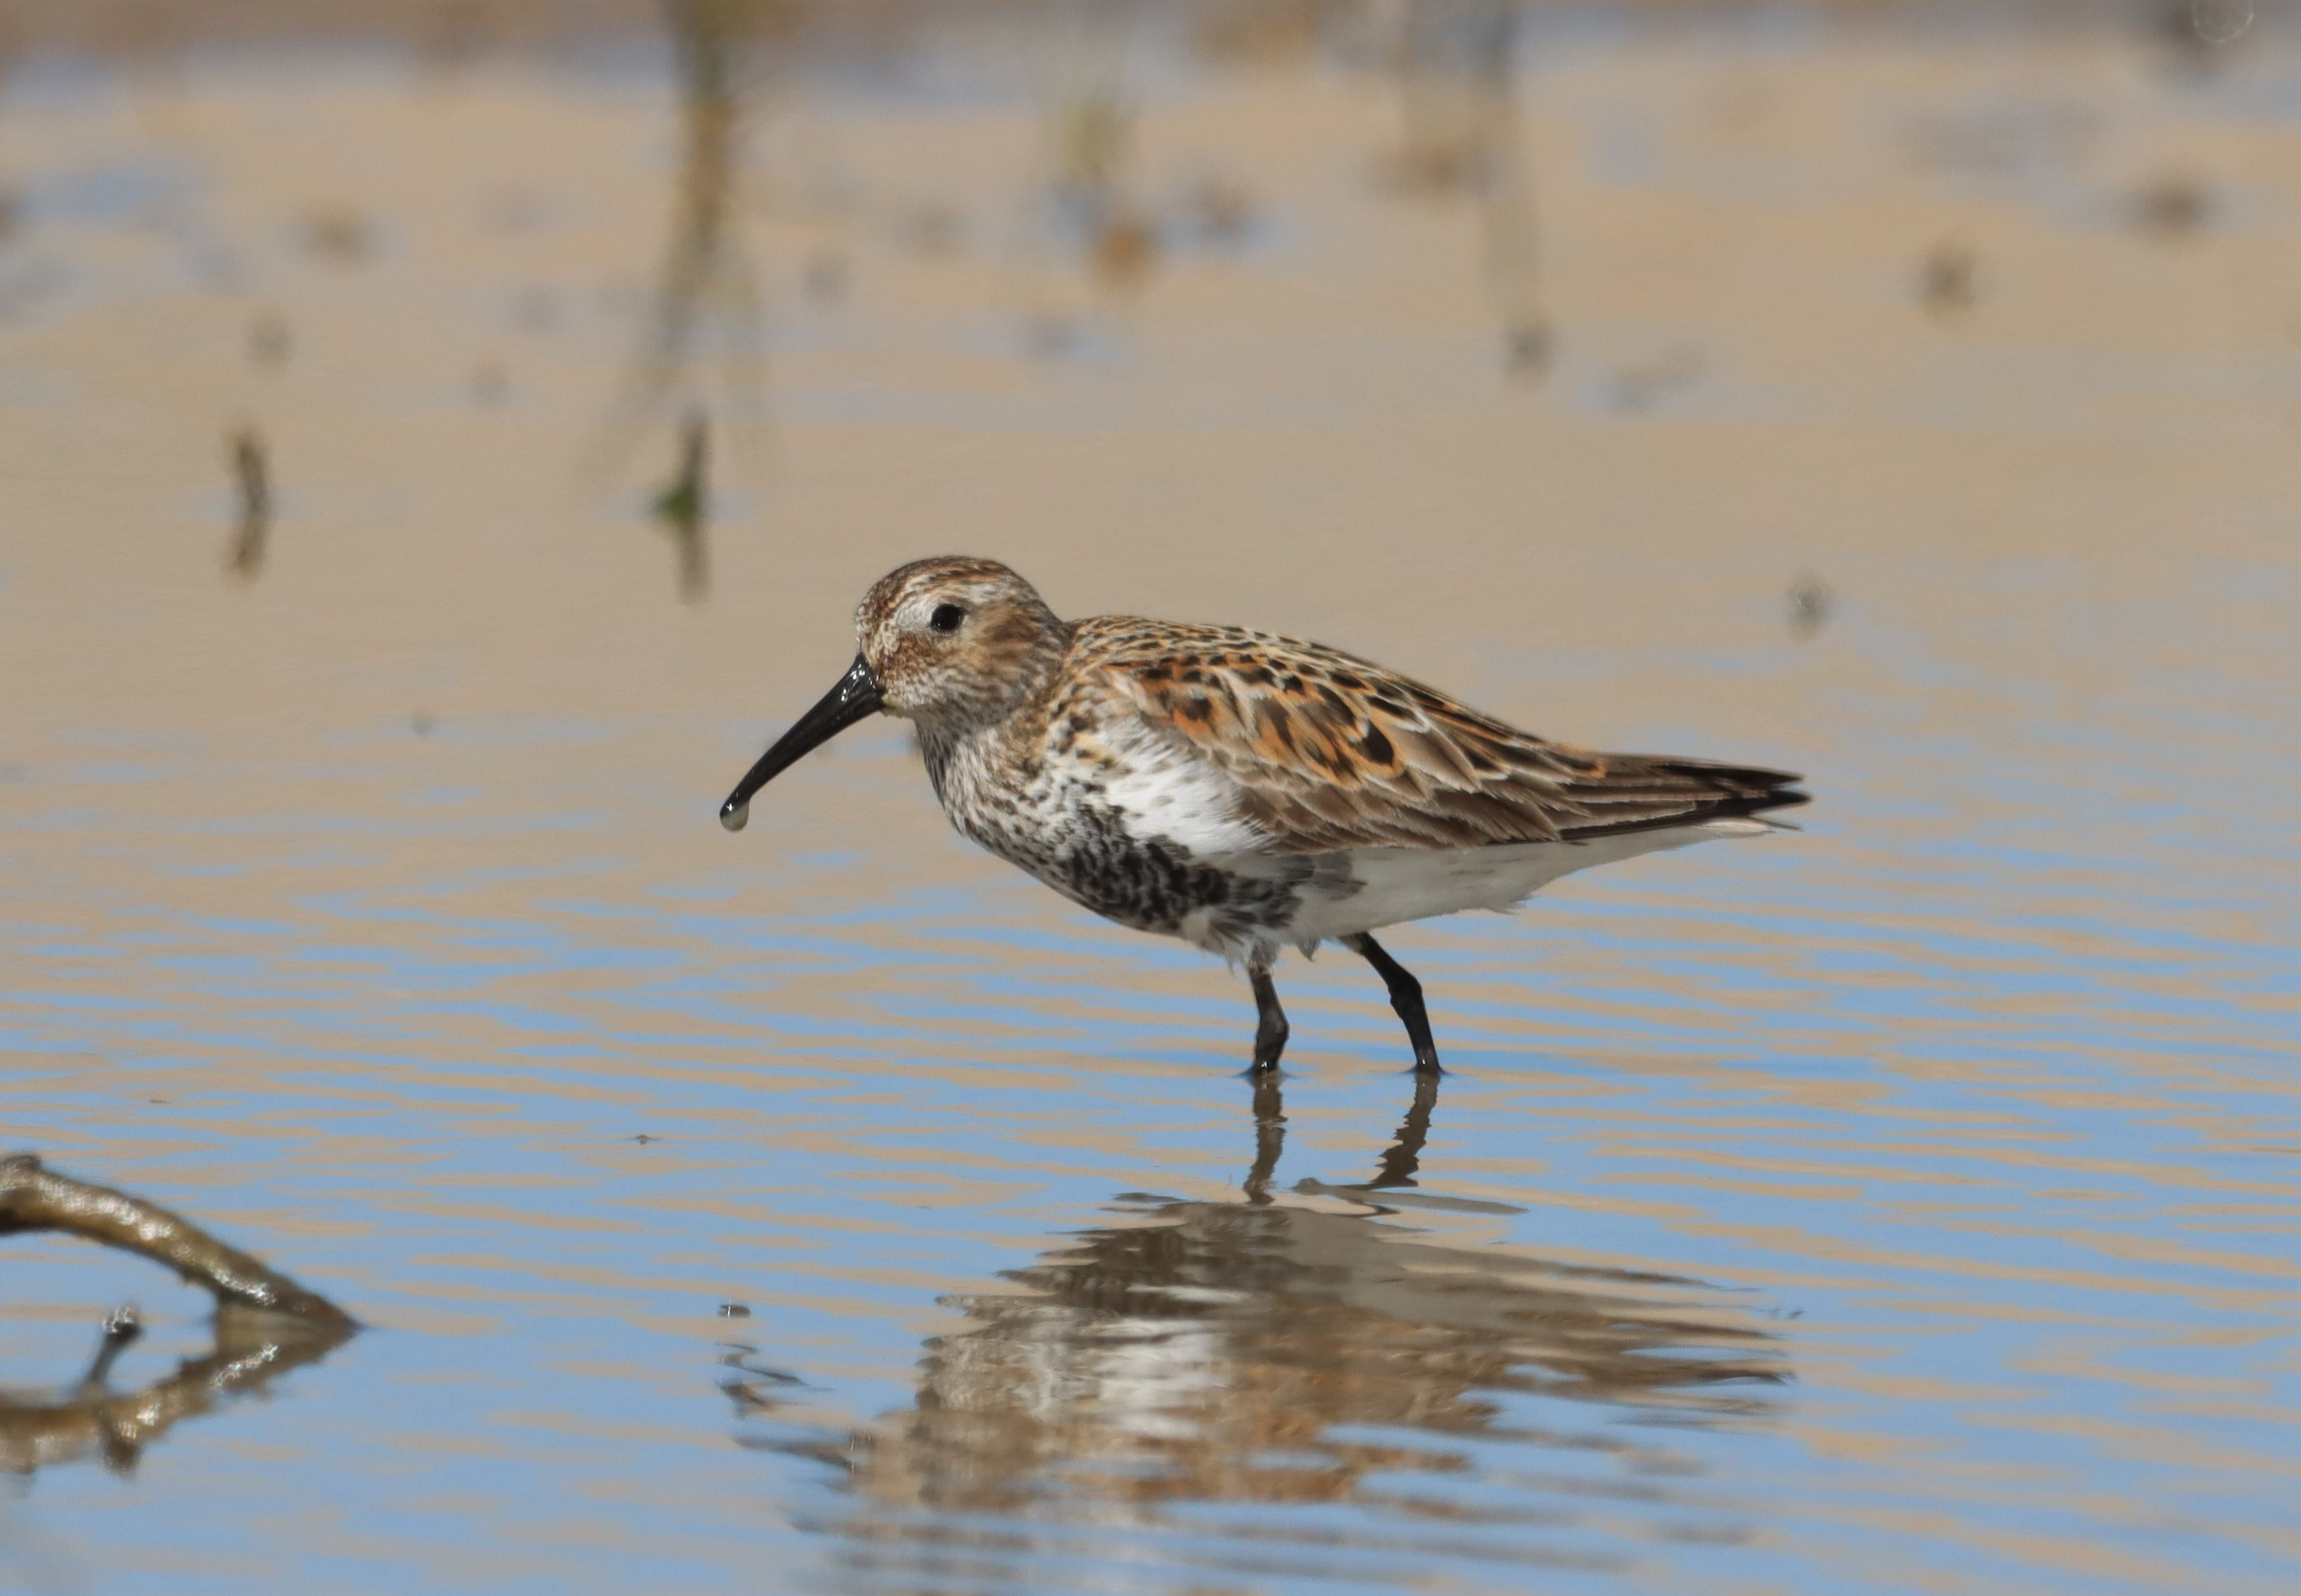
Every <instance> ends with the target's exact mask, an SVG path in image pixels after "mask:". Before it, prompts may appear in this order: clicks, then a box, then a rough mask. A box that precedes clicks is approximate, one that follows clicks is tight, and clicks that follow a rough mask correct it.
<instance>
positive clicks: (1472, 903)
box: [1182, 820, 1775, 959]
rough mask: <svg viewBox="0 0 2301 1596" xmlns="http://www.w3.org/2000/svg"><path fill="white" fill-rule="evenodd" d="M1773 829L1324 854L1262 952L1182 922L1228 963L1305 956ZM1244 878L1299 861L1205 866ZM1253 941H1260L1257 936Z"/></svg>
mask: <svg viewBox="0 0 2301 1596" xmlns="http://www.w3.org/2000/svg"><path fill="white" fill-rule="evenodd" d="M1774 829H1775V828H1774V827H1772V826H1770V825H1768V824H1766V823H1764V822H1763V821H1758V820H1712V821H1707V822H1703V823H1701V824H1697V825H1687V826H1671V827H1668V828H1666V829H1662V830H1658V831H1627V832H1624V833H1622V834H1621V835H1619V836H1614V837H1596V838H1593V839H1591V840H1588V841H1586V842H1513V843H1502V844H1497V845H1494V846H1490V847H1486V848H1440V849H1432V848H1353V849H1351V850H1350V851H1348V852H1345V853H1336V854H1329V855H1324V856H1318V857H1317V858H1315V859H1313V860H1311V861H1309V863H1310V864H1311V865H1312V867H1313V868H1312V873H1311V875H1310V877H1309V879H1308V880H1307V881H1303V882H1299V883H1297V885H1296V892H1297V894H1298V896H1299V897H1300V898H1301V907H1300V908H1299V909H1297V910H1296V912H1295V915H1294V917H1293V919H1292V920H1290V921H1289V922H1288V923H1286V924H1285V925H1284V927H1274V928H1272V929H1271V931H1270V932H1268V933H1267V934H1268V946H1266V947H1242V946H1239V945H1238V944H1237V942H1236V941H1235V940H1234V939H1233V938H1229V937H1226V936H1224V935H1223V934H1222V933H1221V932H1217V930H1216V929H1215V927H1214V925H1213V924H1212V923H1211V921H1212V916H1211V915H1209V914H1203V913H1202V914H1199V915H1192V916H1191V917H1190V918H1189V919H1188V920H1186V921H1185V922H1184V925H1183V928H1182V931H1183V936H1184V940H1188V941H1192V942H1195V943H1197V944H1198V945H1199V946H1201V947H1202V948H1207V949H1208V950H1209V951H1210V952H1214V953H1219V954H1221V955H1223V956H1224V957H1227V958H1234V959H1236V958H1246V957H1261V958H1266V959H1267V958H1268V957H1269V956H1270V954H1272V953H1274V952H1276V950H1277V948H1281V947H1284V946H1286V945H1287V944H1289V943H1292V944H1293V945H1295V946H1297V947H1300V948H1304V949H1305V950H1308V949H1309V948H1313V947H1315V946H1317V945H1318V943H1319V942H1321V941H1326V940H1333V939H1335V938H1338V937H1349V936H1356V935H1358V934H1359V933H1360V932H1369V931H1379V930H1381V929H1382V928H1383V927H1384V926H1385V925H1400V924H1403V923H1405V922H1407V921H1409V920H1427V919H1429V918H1431V917H1432V916H1434V915H1453V914H1460V912H1461V911H1463V910H1464V909H1510V908H1515V907H1517V906H1518V905H1519V904H1521V903H1523V902H1525V901H1526V900H1527V898H1530V897H1532V896H1533V895H1534V894H1535V892H1538V891H1540V890H1542V889H1543V888H1544V887H1546V886H1548V885H1549V884H1550V883H1551V882H1554V881H1556V880H1557V879H1558V878H1559V877H1560V876H1561V875H1569V874H1571V873H1573V872H1575V871H1577V870H1587V869H1589V868H1590V867H1592V866H1593V865H1612V864H1617V863H1619V861H1621V860H1623V859H1634V858H1636V857H1637V856H1639V855H1640V854H1651V853H1660V852H1661V851H1663V850H1664V849H1666V848H1686V847H1688V846H1690V845H1692V844H1694V843H1696V842H1708V841H1711V840H1713V839H1716V838H1719V837H1758V836H1763V835H1764V834H1765V833H1766V832H1768V831H1772V830H1774ZM1304 862H1305V861H1303V860H1302V859H1301V858H1299V857H1297V858H1293V859H1286V858H1282V857H1276V856H1270V855H1256V854H1234V855H1231V856H1227V857H1221V858H1217V859H1211V860H1209V863H1212V864H1216V865H1220V866H1221V867H1222V868H1224V869H1226V870H1230V871H1234V872H1235V873H1238V874H1241V875H1246V876H1272V875H1277V874H1280V873H1284V872H1288V871H1291V870H1300V869H1301V866H1302V865H1303V864H1304ZM1258 940H1259V939H1258Z"/></svg>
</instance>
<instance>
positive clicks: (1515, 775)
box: [1078, 617, 1806, 854]
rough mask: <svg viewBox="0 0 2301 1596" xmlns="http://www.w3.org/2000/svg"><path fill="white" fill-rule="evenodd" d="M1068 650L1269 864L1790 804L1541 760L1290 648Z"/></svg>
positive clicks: (1618, 767)
mask: <svg viewBox="0 0 2301 1596" xmlns="http://www.w3.org/2000/svg"><path fill="white" fill-rule="evenodd" d="M1078 646H1079V647H1080V648H1083V649H1084V650H1085V651H1086V652H1087V653H1088V654H1089V655H1090V656H1099V657H1098V658H1097V660H1096V663H1098V664H1100V667H1101V668H1100V671H1098V672H1096V673H1094V675H1095V677H1096V679H1097V680H1098V681H1099V682H1100V685H1101V687H1102V689H1103V690H1104V691H1105V692H1107V693H1109V695H1111V696H1112V697H1113V698H1117V700H1118V701H1119V704H1120V705H1121V706H1125V707H1131V708H1133V709H1134V710H1135V711H1136V712H1137V713H1138V714H1140V715H1141V716H1142V722H1143V723H1144V724H1145V725H1146V726H1147V727H1148V728H1150V729H1151V731H1153V732H1154V733H1155V734H1157V735H1159V736H1162V737H1164V738H1166V739H1168V740H1171V741H1173V742H1174V743H1176V745H1179V746H1180V747H1182V748H1188V749H1189V750H1191V751H1192V752H1193V753H1195V754H1196V755H1198V756H1201V757H1202V758H1204V759H1205V760H1206V761H1207V762H1208V763H1209V764H1210V765H1213V766H1215V767H1216V768H1217V769H1218V770H1220V771H1221V772H1222V773H1225V774H1226V775H1227V776H1228V777H1230V778H1231V780H1232V781H1234V782H1235V783H1236V785H1237V789H1238V795H1239V796H1238V804H1239V809H1240V818H1241V819H1243V820H1245V821H1247V822H1248V823H1251V824H1252V825H1253V826H1254V827H1256V828H1257V829H1258V830H1259V831H1261V832H1262V833H1263V834H1264V835H1266V836H1268V838H1269V839H1270V844H1269V846H1270V847H1271V848H1273V849H1274V850H1275V851H1277V852H1281V853H1289V854H1311V853H1326V852H1330V851H1333V850H1335V849H1338V848H1476V847H1481V846H1484V845H1486V844H1490V843H1506V842H1545V841H1557V840H1582V839H1587V838H1593V837H1604V836H1611V835H1616V834H1619V833H1621V832H1625V831H1649V830H1654V829H1659V828H1662V827H1672V826H1680V825H1696V824H1700V823H1703V822H1706V821H1711V820H1719V819H1726V818H1730V817H1732V816H1736V815H1755V814H1758V813H1760V812H1761V811H1763V810H1768V809H1778V808H1784V807H1787V806H1791V805H1795V804H1802V803H1804V802H1805V801H1806V795H1805V794H1804V793H1803V792H1798V791H1795V790H1792V784H1793V783H1795V781H1798V780H1799V778H1798V777H1796V776H1794V775H1790V774H1788V773H1785V772H1782V771H1772V770H1760V769H1755V768H1752V767H1748V766H1744V765H1717V764H1711V763H1710V762H1708V761H1706V760H1700V759H1675V758H1669V757H1665V756H1653V755H1646V754H1600V753H1593V752H1590V751H1589V750H1587V749H1583V748H1570V747H1568V746H1567V745H1565V744H1562V743H1554V742H1550V741H1547V740H1544V739H1543V738H1539V737H1535V736H1533V735H1531V734H1529V733H1527V732H1524V731H1518V730H1516V729H1515V728H1513V727H1510V726H1506V725H1504V724H1503V723H1502V722H1500V721H1497V720H1494V719H1493V718H1491V717H1490V716H1487V715H1483V714H1479V713H1478V712H1477V711H1476V710H1474V709H1469V708H1468V707H1466V706H1463V705H1460V704H1459V703H1457V702H1455V701H1454V700H1453V699H1452V698H1448V697H1447V696H1446V695H1445V694H1443V693H1441V692H1439V691H1437V690H1436V689H1433V688H1428V687H1425V686H1423V685H1422V684H1421V683H1420V682H1418V681H1409V680H1408V679H1407V678H1405V677H1403V676H1400V675H1397V674H1395V673H1393V672H1389V671H1385V670H1384V669H1383V668H1381V667H1380V666H1378V665H1373V664H1368V663H1367V662H1365V661H1363V660H1360V659H1354V658H1352V657H1351V656H1349V655H1346V654H1343V653H1341V652H1339V651H1338V650H1335V649H1332V648H1324V647H1321V646H1320V645H1318V644H1315V643H1303V642H1298V641H1296V640H1294V639H1290V638H1280V637H1273V636H1270V635H1269V634H1268V633H1263V632H1254V631H1244V630H1243V629H1240V628H1236V627H1214V626H1209V627H1174V626H1160V627H1156V628H1153V627H1150V626H1148V625H1145V624H1144V623H1130V622H1127V621H1125V620H1124V619H1121V618H1116V617H1106V618H1104V619H1102V620H1100V621H1090V622H1086V623H1082V626H1081V629H1080V636H1079V639H1078Z"/></svg>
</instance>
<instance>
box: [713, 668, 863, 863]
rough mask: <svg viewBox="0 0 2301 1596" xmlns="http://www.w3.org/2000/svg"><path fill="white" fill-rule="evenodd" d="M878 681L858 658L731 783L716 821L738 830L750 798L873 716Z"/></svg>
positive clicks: (747, 816)
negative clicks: (819, 699)
mask: <svg viewBox="0 0 2301 1596" xmlns="http://www.w3.org/2000/svg"><path fill="white" fill-rule="evenodd" d="M880 701H881V698H880V692H879V679H878V678H877V677H876V676H874V675H873V674H872V673H871V667H870V666H869V665H867V664H865V663H864V661H863V656H861V655H859V654H858V655H857V656H855V663H854V664H851V665H849V666H848V667H847V674H846V675H844V676H841V678H840V679H839V685H838V686H837V687H834V688H833V689H831V690H830V691H829V692H827V693H825V694H824V695H823V701H822V702H821V703H819V704H817V705H816V706H815V707H814V708H813V709H810V710H808V711H807V713H806V714H803V715H801V716H799V723H798V724H797V725H795V726H793V727H792V728H791V730H790V731H786V732H784V733H783V734H782V737H781V738H779V739H777V740H776V741H775V746H774V748H769V749H768V750H767V751H766V753H764V754H762V755H760V756H759V762H758V763H757V765H753V766H752V767H751V768H750V770H749V771H748V772H747V773H745V774H744V777H743V779H742V780H741V781H738V782H736V783H735V790H734V791H732V792H731V793H729V794H728V795H727V801H726V802H725V803H724V804H722V805H720V806H719V823H720V824H721V825H723V826H725V827H726V828H727V829H728V830H729V831H741V830H742V829H743V825H744V823H745V822H747V821H749V819H750V818H751V795H752V794H753V793H755V792H757V791H758V790H759V789H760V788H762V787H765V786H766V784H767V783H768V782H770V781H774V779H775V778H776V777H777V776H780V775H782V773H783V772H785V771H787V770H789V769H790V768H791V766H792V765H797V764H798V763H799V761H800V760H801V759H803V758H805V757H806V756H807V755H809V754H811V753H813V752H814V751H815V750H816V749H817V748H821V747H822V746H823V745H824V743H827V742H829V741H830V740H832V739H833V738H834V737H836V736H838V735H839V734H840V733H841V731H846V730H847V728H848V727H849V726H851V725H853V724H854V723H856V722H858V721H859V720H861V719H862V718H863V717H864V716H865V715H866V714H876V713H877V712H878V709H879V705H880Z"/></svg>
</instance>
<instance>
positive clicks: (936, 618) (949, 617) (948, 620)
mask: <svg viewBox="0 0 2301 1596" xmlns="http://www.w3.org/2000/svg"><path fill="white" fill-rule="evenodd" d="M965 620H966V611H965V610H963V609H961V608H959V607H958V606H957V605H955V604H939V605H937V606H934V614H932V615H929V616H928V617H927V624H928V625H929V626H931V627H933V629H934V630H935V631H944V632H950V631H958V628H959V623H961V622H963V621H965Z"/></svg>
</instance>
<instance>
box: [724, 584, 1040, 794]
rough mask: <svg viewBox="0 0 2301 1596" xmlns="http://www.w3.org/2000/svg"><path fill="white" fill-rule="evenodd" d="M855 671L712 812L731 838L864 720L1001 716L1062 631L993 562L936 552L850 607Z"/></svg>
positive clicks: (962, 724)
mask: <svg viewBox="0 0 2301 1596" xmlns="http://www.w3.org/2000/svg"><path fill="white" fill-rule="evenodd" d="M855 639H856V644H857V653H856V656H855V663H854V664H852V665H850V666H849V667H848V670H847V674H846V675H844V676H842V677H841V678H840V680H839V683H838V685H837V686H835V687H833V689H831V691H830V692H829V693H827V694H825V695H824V698H823V700H822V701H821V702H820V703H818V704H817V705H816V706H815V707H814V708H813V709H810V710H808V711H807V714H804V715H802V716H800V717H799V722H798V723H797V724H795V725H794V726H792V727H791V730H790V731H787V732H785V733H784V734H783V736H782V739H781V740H779V741H778V742H776V744H775V745H774V747H773V748H769V749H768V750H767V751H766V754H765V755H763V756H761V757H760V759H759V762H758V763H757V765H753V766H752V767H751V770H750V773H749V774H748V775H746V776H745V777H744V778H743V779H742V781H741V782H739V783H738V784H737V785H736V788H735V790H734V791H733V792H732V794H730V795H729V797H728V798H727V801H726V802H725V803H724V804H723V805H722V806H720V809H719V819H720V822H721V823H722V824H724V825H725V826H726V827H727V828H728V829H729V830H730V831H740V830H741V828H742V825H743V822H744V819H745V818H746V817H747V815H748V814H749V806H750V801H751V796H752V794H754V793H756V792H757V791H758V790H759V789H760V788H762V787H764V786H766V784H767V783H768V782H769V781H773V780H774V778H775V777H776V776H778V775H780V774H781V773H782V772H783V771H785V770H787V769H788V768H790V767H791V765H793V764H795V763H797V762H798V760H799V758H800V757H801V756H804V755H806V754H807V753H808V752H810V751H811V750H813V749H814V748H818V747H820V746H821V745H822V744H824V743H825V742H827V741H829V740H831V739H832V738H833V737H835V736H837V735H838V734H839V733H840V732H841V731H844V730H845V729H846V728H848V727H849V726H851V725H853V724H854V723H856V722H858V721H859V720H861V719H863V718H864V717H865V716H866V715H868V714H873V713H874V712H878V713H883V714H892V715H900V716H901V717H902V718H904V719H905V720H908V721H914V722H916V723H918V726H919V730H920V731H921V733H922V734H923V735H925V736H927V737H931V738H932V737H949V736H953V735H956V734H958V733H960V732H964V731H967V730H968V729H970V728H972V727H975V726H978V725H986V724H990V723H994V722H997V721H999V720H1000V719H1003V718H1004V717H1005V716H1007V715H1008V714H1011V713H1012V712H1013V711H1014V709H1015V708H1016V706H1017V705H1019V704H1021V703H1022V702H1023V701H1024V700H1025V698H1029V697H1030V696H1031V694H1033V692H1035V691H1037V690H1038V689H1040V688H1041V687H1042V686H1043V685H1044V683H1045V682H1046V681H1047V679H1048V677H1049V676H1050V675H1051V674H1052V673H1054V671H1055V670H1056V669H1057V668H1058V666H1059V665H1060V664H1061V662H1062V656H1063V651H1064V649H1065V648H1067V646H1068V644H1069V641H1070V631H1069V628H1067V627H1066V626H1065V625H1064V624H1063V623H1061V622H1060V621H1058V620H1057V619H1056V618H1055V614H1054V612H1053V611H1052V610H1050V609H1049V608H1048V607H1047V605H1046V601H1045V600H1044V599H1042V598H1041V597H1039V594H1038V590H1037V589H1034V588H1033V587H1032V586H1031V584H1030V583H1029V582H1026V581H1024V580H1023V579H1022V578H1021V577H1019V576H1017V575H1016V574H1015V573H1014V572H1012V571H1009V570H1008V568H1007V567H1006V566H1004V565H1001V564H999V563H998V562H997V561H996V560H976V559H967V558H964V557H961V556H941V557H939V558H936V559H932V560H914V561H912V562H911V564H908V565H903V566H899V567H898V568H897V569H895V570H893V571H891V572H888V573H887V574H886V575H884V576H883V577H881V578H880V579H879V580H878V581H876V582H874V583H873V584H872V586H871V590H870V591H869V592H868V593H866V594H865V595H864V596H863V602H862V604H861V605H859V606H857V609H856V611H855Z"/></svg>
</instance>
